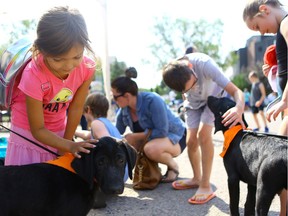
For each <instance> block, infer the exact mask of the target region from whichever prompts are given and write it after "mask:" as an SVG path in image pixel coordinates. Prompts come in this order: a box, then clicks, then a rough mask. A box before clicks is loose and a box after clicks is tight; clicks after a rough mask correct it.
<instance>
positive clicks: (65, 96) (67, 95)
mask: <svg viewBox="0 0 288 216" xmlns="http://www.w3.org/2000/svg"><path fill="white" fill-rule="evenodd" d="M72 97H73V92H72V91H71V90H70V89H68V88H62V89H61V91H60V92H59V93H58V94H56V96H55V97H54V98H53V99H52V100H51V101H50V103H65V102H68V101H70V100H71V99H72Z"/></svg>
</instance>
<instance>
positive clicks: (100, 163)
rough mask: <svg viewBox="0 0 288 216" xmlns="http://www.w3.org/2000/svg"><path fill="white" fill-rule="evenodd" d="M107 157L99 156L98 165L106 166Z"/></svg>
mask: <svg viewBox="0 0 288 216" xmlns="http://www.w3.org/2000/svg"><path fill="white" fill-rule="evenodd" d="M106 161H107V159H106V158H104V157H102V158H99V159H98V160H97V165H98V166H104V165H105V164H106V163H107V162H106Z"/></svg>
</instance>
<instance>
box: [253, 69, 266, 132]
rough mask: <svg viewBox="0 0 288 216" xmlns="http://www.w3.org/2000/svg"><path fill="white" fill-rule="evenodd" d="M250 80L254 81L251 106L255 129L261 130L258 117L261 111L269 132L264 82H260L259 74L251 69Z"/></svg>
mask: <svg viewBox="0 0 288 216" xmlns="http://www.w3.org/2000/svg"><path fill="white" fill-rule="evenodd" d="M249 80H250V82H251V83H252V87H251V100H250V106H251V111H252V113H253V117H254V121H255V123H256V126H257V128H254V129H253V130H254V131H259V128H260V124H259V120H258V117H257V114H258V113H259V114H260V116H261V118H262V120H263V123H264V125H265V129H264V130H265V132H266V133H267V132H269V129H268V127H267V123H266V119H265V115H264V112H263V110H264V100H265V98H266V91H265V87H264V85H263V83H262V82H260V80H259V78H258V75H257V74H256V73H255V72H254V71H251V72H250V73H249Z"/></svg>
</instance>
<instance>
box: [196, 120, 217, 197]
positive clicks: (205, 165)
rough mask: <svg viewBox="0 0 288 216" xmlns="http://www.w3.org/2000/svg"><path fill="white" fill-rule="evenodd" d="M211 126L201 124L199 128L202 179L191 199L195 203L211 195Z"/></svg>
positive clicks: (212, 150)
mask: <svg viewBox="0 0 288 216" xmlns="http://www.w3.org/2000/svg"><path fill="white" fill-rule="evenodd" d="M212 128H213V126H210V125H207V124H203V125H202V127H201V128H200V133H199V141H200V148H201V152H202V154H201V155H202V173H203V175H202V179H201V181H200V185H199V188H198V190H197V192H196V194H195V195H194V196H193V197H192V199H193V200H195V201H203V200H205V199H206V198H207V196H208V195H210V194H211V193H213V190H212V188H211V185H210V176H211V170H212V164H213V156H214V146H213V142H212Z"/></svg>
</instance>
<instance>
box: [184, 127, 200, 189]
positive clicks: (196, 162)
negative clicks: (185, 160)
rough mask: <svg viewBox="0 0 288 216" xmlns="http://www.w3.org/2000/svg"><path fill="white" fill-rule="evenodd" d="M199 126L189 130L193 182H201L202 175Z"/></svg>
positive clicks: (189, 155)
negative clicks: (198, 136)
mask: <svg viewBox="0 0 288 216" xmlns="http://www.w3.org/2000/svg"><path fill="white" fill-rule="evenodd" d="M197 132H198V128H191V129H188V130H187V150H188V157H189V160H190V164H191V166H192V170H193V178H192V184H199V182H200V180H201V178H202V176H201V168H200V167H201V160H200V158H201V156H200V149H199V142H198V138H197Z"/></svg>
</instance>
